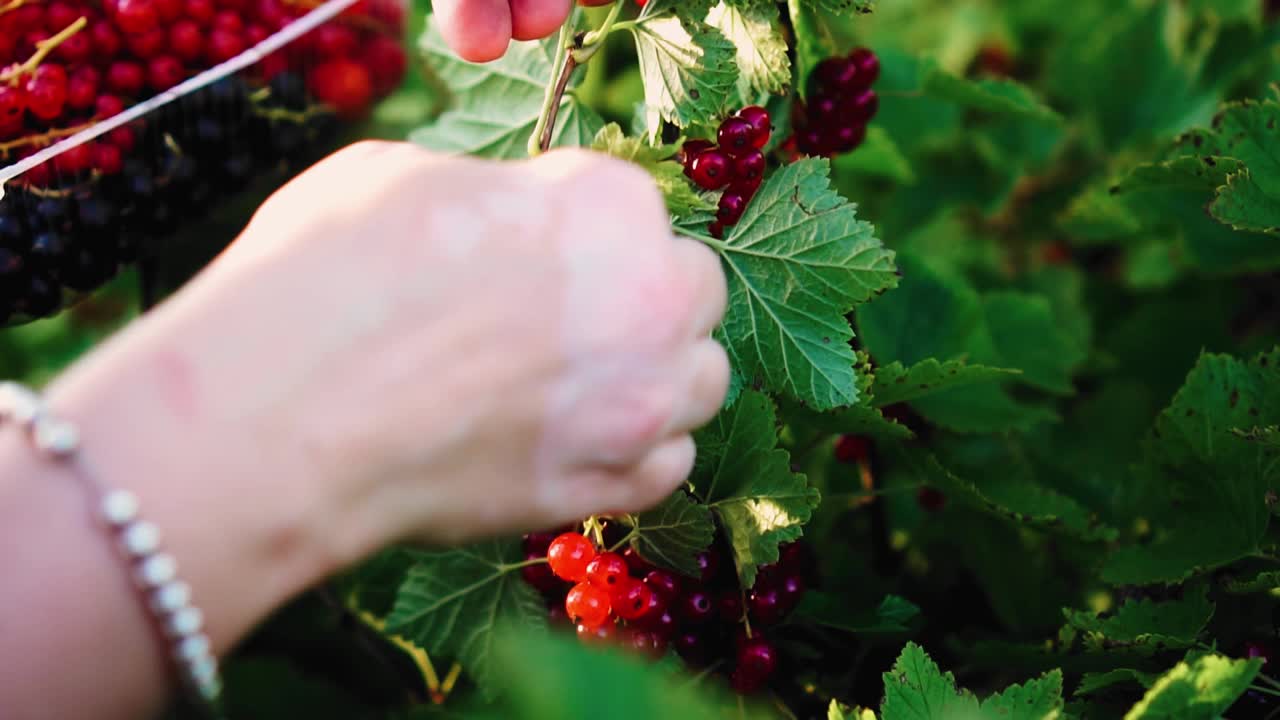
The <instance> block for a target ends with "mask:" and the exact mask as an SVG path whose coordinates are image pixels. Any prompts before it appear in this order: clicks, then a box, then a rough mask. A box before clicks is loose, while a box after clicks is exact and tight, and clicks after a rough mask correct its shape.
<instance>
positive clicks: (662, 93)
mask: <svg viewBox="0 0 1280 720" xmlns="http://www.w3.org/2000/svg"><path fill="white" fill-rule="evenodd" d="M630 29H631V33H632V35H634V36H635V41H636V54H637V55H638V56H639V62H640V73H641V76H642V77H643V79H644V97H645V107H646V119H647V122H648V128H649V139H650V140H655V139H657V137H658V134H659V132H660V131H661V129H662V121H663V120H666V121H668V122H671V123H674V124H676V125H678V126H680V127H687V126H689V125H692V124H694V123H704V124H710V123H712V122H713V121H714V120H716V119H717V118H719V117H720V116H721V115H724V114H726V112H727V111H728V109H729V106H730V105H731V100H732V99H733V98H734V97H735V96H736V93H737V83H738V65H737V50H736V49H735V48H734V46H733V43H731V42H729V40H728V39H727V38H725V36H724V35H723V34H722V33H721V32H720V31H719V30H717V29H715V28H713V27H711V26H710V25H707V24H705V23H701V22H696V21H690V20H680V19H678V18H675V17H667V16H659V17H646V18H642V19H640V20H639V21H637V22H636V23H635V24H634V25H631V26H630Z"/></svg>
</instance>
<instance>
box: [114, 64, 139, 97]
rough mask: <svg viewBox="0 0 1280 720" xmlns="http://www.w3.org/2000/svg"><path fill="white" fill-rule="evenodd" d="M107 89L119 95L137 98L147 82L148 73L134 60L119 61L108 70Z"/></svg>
mask: <svg viewBox="0 0 1280 720" xmlns="http://www.w3.org/2000/svg"><path fill="white" fill-rule="evenodd" d="M106 82H107V87H108V88H110V89H111V91H112V92H114V93H116V94H117V95H124V96H127V97H133V96H136V95H137V94H138V93H140V92H142V86H143V85H145V84H146V82H147V71H146V70H144V69H143V67H142V65H140V64H138V63H136V62H133V61H132V60H117V61H115V62H113V63H111V65H110V67H108V68H107V78H106Z"/></svg>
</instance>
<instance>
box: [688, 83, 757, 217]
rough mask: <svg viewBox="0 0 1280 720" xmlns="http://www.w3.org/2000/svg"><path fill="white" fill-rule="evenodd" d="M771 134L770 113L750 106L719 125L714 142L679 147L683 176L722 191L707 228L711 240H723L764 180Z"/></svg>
mask: <svg viewBox="0 0 1280 720" xmlns="http://www.w3.org/2000/svg"><path fill="white" fill-rule="evenodd" d="M772 131H773V128H772V125H771V121H770V119H769V112H768V111H767V110H765V109H764V108H762V107H760V106H758V105H752V106H750V107H745V108H743V109H742V110H740V111H739V112H738V113H737V114H736V115H733V116H732V117H728V118H725V120H724V121H723V122H721V123H720V128H719V130H718V131H717V133H716V142H715V143H713V142H711V141H710V140H689V141H688V142H686V143H685V144H684V146H683V148H681V160H682V161H683V163H684V172H685V175H688V176H689V178H690V179H692V180H693V182H694V183H696V184H697V185H698V187H700V188H702V189H703V190H720V189H721V188H724V194H722V195H721V196H720V203H719V206H718V207H717V209H716V219H715V220H713V221H712V222H711V224H710V227H709V228H708V230H709V232H710V233H711V236H712V237H716V238H719V237H722V236H723V235H724V229H725V228H726V227H729V226H731V225H736V224H737V223H738V221H739V220H741V219H742V213H744V212H746V209H747V203H749V202H751V198H752V196H754V195H755V194H756V190H758V189H759V188H760V183H761V182H763V181H764V170H765V158H764V152H763V151H762V150H763V148H764V146H765V145H767V144H768V143H769V135H770V134H771V133H772Z"/></svg>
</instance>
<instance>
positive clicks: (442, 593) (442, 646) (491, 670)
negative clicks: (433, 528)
mask: <svg viewBox="0 0 1280 720" xmlns="http://www.w3.org/2000/svg"><path fill="white" fill-rule="evenodd" d="M413 555H414V559H415V560H416V564H415V565H414V567H413V568H412V569H411V570H410V571H409V577H408V579H406V580H405V582H404V584H403V585H402V586H401V587H400V592H399V594H398V595H397V596H396V603H395V606H394V607H393V608H392V610H391V614H390V615H389V616H387V630H388V631H389V632H392V633H396V634H398V635H401V636H403V637H405V638H406V639H408V640H410V641H412V642H413V643H414V644H415V645H417V646H418V647H421V648H426V649H428V650H430V651H431V652H432V653H433V654H435V653H438V654H441V655H444V656H445V657H456V658H458V660H459V661H460V662H461V663H462V664H463V666H464V667H465V668H466V669H467V672H468V673H470V674H471V676H472V677H473V678H474V679H475V681H476V684H477V685H479V686H480V688H481V690H482V691H484V692H485V693H486V694H488V695H490V696H491V695H492V693H493V690H494V689H495V688H496V687H497V685H498V683H499V679H498V678H499V676H500V675H502V674H503V673H504V672H507V669H506V668H503V667H502V666H501V665H500V664H499V663H498V662H497V661H496V658H495V655H494V643H495V642H496V638H497V635H496V634H495V633H494V629H495V628H496V627H497V626H498V624H499V623H502V622H515V623H520V624H522V625H524V626H525V627H531V628H539V627H545V626H546V622H547V612H546V606H545V605H544V604H543V601H542V598H541V597H539V595H538V593H537V592H536V591H535V590H534V589H533V587H532V586H530V585H529V584H527V583H525V582H524V581H523V579H522V578H521V576H520V571H519V567H520V565H519V564H520V562H521V560H522V559H523V555H522V553H521V551H520V543H519V542H509V541H499V540H492V541H488V542H484V543H478V544H475V545H468V546H465V547H458V548H452V549H447V550H439V551H418V552H414V553H413Z"/></svg>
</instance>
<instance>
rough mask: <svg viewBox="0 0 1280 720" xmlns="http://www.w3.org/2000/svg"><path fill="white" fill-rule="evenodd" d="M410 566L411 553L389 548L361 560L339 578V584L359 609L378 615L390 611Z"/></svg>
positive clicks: (380, 615)
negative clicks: (340, 580)
mask: <svg viewBox="0 0 1280 720" xmlns="http://www.w3.org/2000/svg"><path fill="white" fill-rule="evenodd" d="M411 567H413V555H412V553H410V552H408V551H406V550H404V549H403V548H390V549H387V550H383V551H382V552H380V553H378V554H377V555H374V556H373V557H371V558H369V559H368V560H366V561H364V562H363V563H361V564H360V565H359V566H358V567H356V568H355V569H353V570H352V571H350V572H349V573H347V574H346V576H344V577H343V578H342V582H341V587H342V588H343V590H344V592H345V594H346V595H347V597H348V598H349V599H350V601H351V602H352V603H353V604H354V605H355V606H356V607H358V608H360V609H361V610H364V611H366V612H369V613H372V614H373V615H374V616H375V617H382V616H384V615H386V614H387V613H389V612H391V608H392V606H393V605H395V600H396V594H397V593H398V592H399V591H400V585H401V583H403V582H404V579H405V577H406V576H407V575H408V573H409V568H411Z"/></svg>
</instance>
